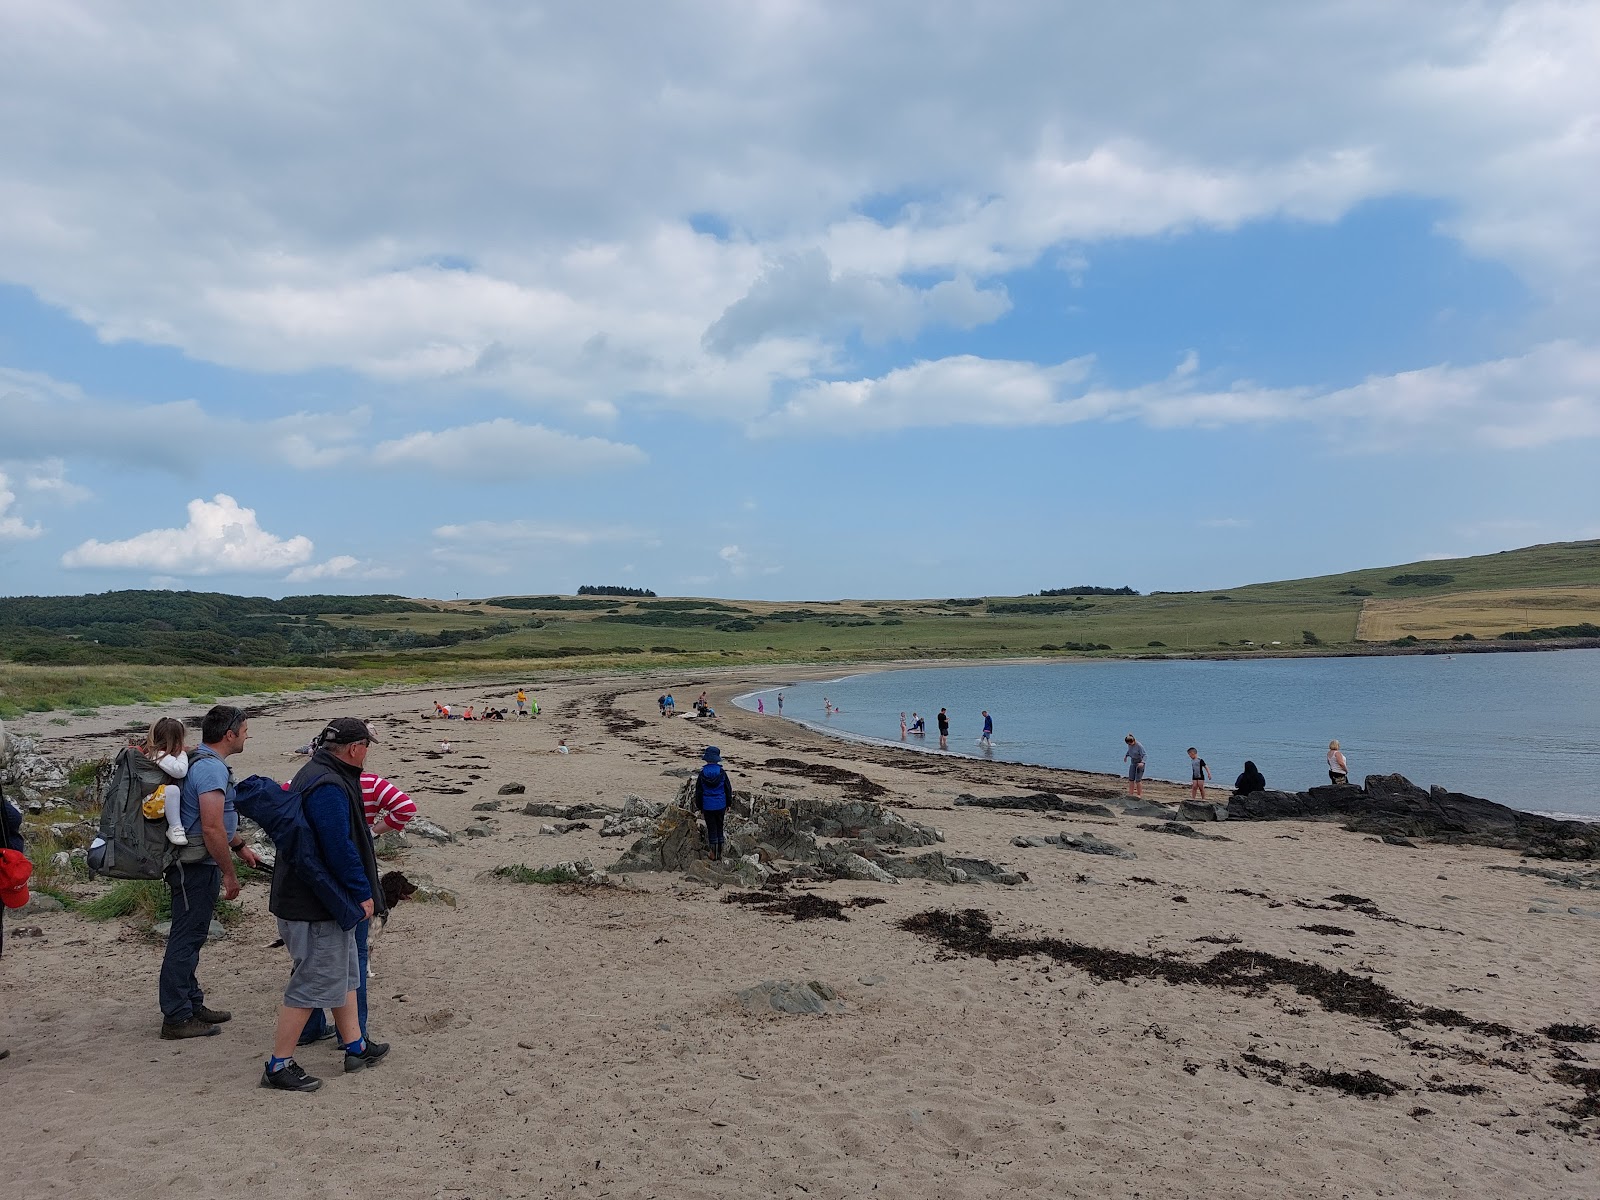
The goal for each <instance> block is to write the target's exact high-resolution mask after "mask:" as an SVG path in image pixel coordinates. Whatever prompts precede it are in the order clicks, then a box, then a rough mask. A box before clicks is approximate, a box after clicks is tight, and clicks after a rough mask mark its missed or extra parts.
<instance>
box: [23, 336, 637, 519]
mask: <svg viewBox="0 0 1600 1200" xmlns="http://www.w3.org/2000/svg"><path fill="white" fill-rule="evenodd" d="M372 415H373V414H372V412H371V410H370V409H367V408H355V409H352V410H348V411H344V412H338V413H332V412H297V413H291V414H288V415H286V416H282V417H275V418H272V419H269V420H264V421H248V420H243V419H240V418H235V417H221V416H217V415H215V414H214V413H212V412H210V411H209V410H207V409H206V408H204V407H202V406H201V405H200V404H199V403H198V402H196V401H194V400H182V401H177V402H173V403H166V404H130V403H121V402H117V401H112V400H105V399H100V398H97V397H93V396H89V395H86V394H85V393H84V392H83V391H82V390H81V389H79V388H77V387H74V386H72V385H71V384H66V383H62V382H60V381H58V380H55V379H51V378H50V377H48V376H45V375H39V374H35V373H30V372H23V371H15V370H8V369H6V368H3V367H0V429H3V430H4V432H5V434H6V438H7V449H8V450H9V451H11V452H13V453H20V454H26V455H39V456H49V457H48V458H46V460H45V462H44V463H43V464H42V465H39V466H36V467H33V468H30V473H29V474H28V476H27V477H26V479H25V481H24V486H26V487H28V488H30V489H34V490H38V491H44V492H54V493H55V495H56V498H57V499H59V500H62V501H64V502H70V501H74V500H78V499H82V498H84V497H86V496H87V495H88V494H89V493H88V492H87V490H86V489H83V488H79V487H77V485H75V484H72V483H69V482H67V480H66V478H65V474H64V467H63V464H62V459H61V457H60V456H61V455H67V454H71V455H74V456H82V457H90V458H96V459H100V460H102V461H107V462H114V463H120V464H126V465H134V466H145V467H150V468H155V469H159V470H165V471H170V472H173V473H176V474H179V475H184V476H191V475H194V474H196V473H198V472H199V471H200V469H201V468H202V466H203V465H204V463H205V461H206V457H207V455H208V454H209V453H210V450H209V449H208V448H209V447H215V446H225V447H227V449H228V453H229V454H230V455H232V456H235V457H238V458H241V459H248V460H252V461H255V462H260V463H266V464H270V465H273V466H283V467H289V468H294V469H298V470H305V471H315V470H323V469H328V468H334V467H337V468H340V469H345V470H348V469H352V468H354V469H357V470H368V471H371V470H386V469H389V468H392V467H396V466H399V467H404V468H407V469H410V470H414V471H418V472H422V473H425V474H426V475H429V476H440V477H449V478H457V479H475V480H476V479H490V480H504V479H517V478H524V477H526V476H527V475H529V474H530V473H545V474H548V473H561V474H578V473H582V472H586V471H593V470H604V469H612V468H620V467H629V466H635V465H637V464H640V463H642V462H644V461H645V454H644V452H643V451H642V450H640V449H639V448H638V447H637V446H632V445H628V444H626V443H622V442H613V441H607V440H605V439H603V438H597V437H578V436H574V435H572V434H568V433H563V432H561V431H559V430H553V429H547V428H545V427H544V426H542V425H530V424H527V423H524V422H520V421H516V420H512V419H510V418H497V419H495V420H491V421H485V422H481V423H479V424H476V425H465V426H457V427H455V428H447V429H441V430H419V431H417V432H415V433H411V434H408V435H406V436H404V437H398V438H392V439H388V440H384V441H379V442H377V443H376V444H375V445H369V444H368V442H369V441H370V438H369V437H368V430H369V427H370V425H371V423H372Z"/></svg>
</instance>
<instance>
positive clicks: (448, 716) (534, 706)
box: [423, 688, 539, 721]
mask: <svg viewBox="0 0 1600 1200" xmlns="http://www.w3.org/2000/svg"><path fill="white" fill-rule="evenodd" d="M473 708H474V706H473V705H471V704H467V705H464V706H462V707H461V709H460V711H457V710H456V709H455V708H454V707H452V706H451V705H448V704H440V703H439V701H437V700H435V701H434V702H433V714H432V715H433V716H434V718H435V719H437V720H440V721H504V720H505V719H506V717H507V716H509V715H510V713H511V710H510V709H509V708H495V707H494V706H493V705H485V706H484V707H483V708H482V709H481V711H478V712H474V711H473ZM427 715H429V714H427V713H423V716H427ZM538 715H539V702H538V701H537V700H530V699H529V698H528V693H527V692H526V691H524V690H523V689H522V688H518V689H517V716H519V717H537V716H538Z"/></svg>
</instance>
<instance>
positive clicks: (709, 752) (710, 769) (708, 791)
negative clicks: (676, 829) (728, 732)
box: [694, 746, 733, 862]
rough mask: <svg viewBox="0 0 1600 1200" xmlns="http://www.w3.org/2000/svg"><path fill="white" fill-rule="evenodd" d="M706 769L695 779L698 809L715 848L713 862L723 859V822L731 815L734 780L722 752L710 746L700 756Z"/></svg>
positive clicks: (696, 808) (695, 805)
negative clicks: (730, 803)
mask: <svg viewBox="0 0 1600 1200" xmlns="http://www.w3.org/2000/svg"><path fill="white" fill-rule="evenodd" d="M700 757H701V758H703V759H705V760H706V765H705V766H703V767H701V768H700V773H699V774H698V775H696V776H695V779H694V808H695V811H696V812H699V813H700V814H702V815H703V816H704V817H705V819H706V845H707V846H709V847H711V861H712V862H719V861H721V859H722V844H723V841H724V837H723V832H722V822H723V818H724V817H726V816H727V814H728V803H729V802H730V801H731V800H732V799H733V779H732V778H731V777H730V776H729V775H728V773H727V771H725V770H723V769H722V751H721V750H719V749H717V747H715V746H707V747H706V748H705V749H704V750H702V751H701V752H700Z"/></svg>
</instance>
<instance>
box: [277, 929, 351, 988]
mask: <svg viewBox="0 0 1600 1200" xmlns="http://www.w3.org/2000/svg"><path fill="white" fill-rule="evenodd" d="M278 934H279V936H280V937H282V938H283V944H284V947H285V948H286V949H287V950H288V951H289V958H290V959H291V960H292V961H293V963H294V971H293V973H291V974H290V976H289V986H288V987H286V988H284V989H283V1002H284V1003H285V1004H287V1005H288V1006H289V1007H290V1008H338V1007H339V1006H340V1005H341V1004H343V1003H344V1002H345V1000H346V999H347V998H348V997H349V995H350V993H351V992H353V991H355V990H356V989H357V988H359V987H360V986H361V960H360V959H359V958H358V957H357V956H356V931H355V930H354V929H340V928H339V922H337V921H285V920H284V919H283V918H282V917H279V918H278Z"/></svg>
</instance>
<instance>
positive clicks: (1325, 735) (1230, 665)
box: [739, 650, 1600, 818]
mask: <svg viewBox="0 0 1600 1200" xmlns="http://www.w3.org/2000/svg"><path fill="white" fill-rule="evenodd" d="M778 690H779V689H777V688H773V689H769V690H766V691H761V692H752V693H751V694H750V695H749V696H746V697H741V698H740V700H739V703H740V705H741V706H742V707H745V708H750V709H754V708H755V706H756V699H757V697H760V698H761V699H762V700H763V701H764V702H765V705H766V709H767V712H768V714H769V715H770V714H773V712H774V709H775V703H774V701H775V697H776V693H777V691H778ZM782 691H783V692H784V716H785V717H787V718H792V719H795V720H799V721H802V722H803V723H805V724H807V725H814V726H816V727H818V728H822V729H828V730H832V731H834V732H837V733H839V734H842V735H846V736H852V737H861V738H868V739H872V740H875V741H885V742H893V743H898V742H899V740H900V712H901V710H904V711H905V713H906V719H907V720H908V721H909V720H910V719H911V713H912V711H913V710H915V711H917V712H920V713H921V714H922V715H923V716H924V717H926V718H927V722H928V735H927V737H926V738H922V739H918V738H912V739H910V740H909V742H908V744H909V745H912V746H915V747H917V748H922V749H926V750H928V751H930V752H937V747H938V743H939V739H938V734H937V731H936V729H935V725H934V715H935V714H936V713H937V712H938V711H939V709H940V708H941V707H943V708H945V709H947V710H948V711H949V714H950V724H951V731H950V752H951V753H956V754H965V755H978V756H982V754H983V751H982V749H981V747H979V746H978V744H977V738H978V734H979V732H980V731H981V729H982V720H983V719H982V716H981V712H982V710H983V709H988V710H989V713H990V714H991V715H992V716H993V717H994V726H995V734H994V747H993V750H992V752H991V755H990V756H992V757H993V758H997V759H1004V760H1006V761H1010V762H1025V763H1038V764H1041V765H1044V766H1052V767H1072V768H1076V769H1079V770H1089V771H1113V772H1119V773H1120V772H1121V771H1122V769H1123V764H1122V752H1123V749H1124V746H1123V742H1122V738H1123V735H1124V734H1126V733H1133V734H1135V735H1136V736H1137V737H1138V738H1139V740H1140V742H1141V743H1142V744H1143V745H1144V747H1145V749H1146V751H1147V752H1148V754H1149V763H1148V767H1147V772H1148V776H1149V777H1150V778H1155V779H1174V780H1187V779H1188V778H1189V760H1188V756H1187V755H1186V754H1185V752H1184V751H1185V749H1186V747H1189V746H1195V747H1197V748H1198V749H1199V751H1200V756H1201V757H1202V758H1204V759H1205V760H1206V761H1207V763H1209V764H1210V766H1211V771H1212V774H1213V775H1214V776H1215V777H1216V783H1217V785H1220V786H1221V788H1222V789H1223V794H1224V795H1225V794H1226V792H1227V790H1228V788H1229V787H1230V786H1231V785H1232V783H1233V779H1234V776H1236V775H1237V774H1238V773H1239V771H1240V770H1241V769H1242V768H1243V765H1244V760H1245V759H1247V758H1248V759H1252V760H1254V761H1255V763H1256V765H1257V766H1258V767H1260V768H1261V770H1262V772H1263V773H1264V774H1265V775H1266V777H1267V786H1268V787H1273V788H1284V789H1287V790H1299V789H1302V788H1305V787H1307V786H1309V785H1311V784H1315V783H1326V782H1328V776H1327V766H1326V763H1325V756H1326V753H1327V747H1328V742H1329V740H1330V739H1333V738H1338V739H1339V743H1340V745H1341V747H1342V748H1343V750H1344V753H1345V756H1346V757H1347V759H1348V760H1349V764H1350V776H1351V778H1352V779H1353V780H1355V781H1357V782H1359V781H1360V780H1361V779H1362V777H1363V776H1366V775H1376V774H1387V773H1389V772H1391V771H1398V772H1399V773H1401V774H1402V775H1405V776H1407V777H1409V778H1410V779H1411V780H1412V781H1413V782H1416V783H1420V784H1422V785H1423V786H1429V785H1432V784H1442V785H1444V786H1445V787H1447V788H1449V789H1451V790H1452V791H1461V792H1468V793H1470V794H1472V795H1476V796H1486V797H1488V798H1489V799H1491V800H1498V801H1500V802H1501V803H1502V804H1509V805H1512V806H1513V807H1516V808H1522V809H1528V810H1533V811H1538V812H1556V813H1565V814H1578V815H1583V816H1587V817H1596V818H1600V650H1563V651H1558V652H1553V653H1524V654H1462V655H1455V656H1451V657H1445V656H1442V655H1415V656H1412V655H1408V656H1397V657H1384V658H1294V659H1257V660H1254V661H1234V662H1189V661H1185V662H1097V661H1079V662H1070V661H1069V662H1059V663H1036V664H1023V665H1011V666H995V665H985V666H964V667H935V668H926V669H916V670H903V671H882V672H874V673H871V674H862V675H851V676H846V677H843V678H841V679H837V680H833V681H830V682H827V683H798V684H795V685H794V686H792V687H786V688H783V689H782ZM824 697H826V698H827V699H828V700H830V701H831V702H832V703H833V704H835V705H837V706H838V707H839V708H840V709H842V710H843V711H842V712H837V713H835V714H833V715H832V716H831V717H824V715H823V698H824Z"/></svg>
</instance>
